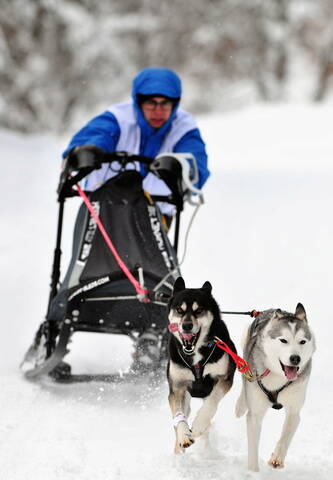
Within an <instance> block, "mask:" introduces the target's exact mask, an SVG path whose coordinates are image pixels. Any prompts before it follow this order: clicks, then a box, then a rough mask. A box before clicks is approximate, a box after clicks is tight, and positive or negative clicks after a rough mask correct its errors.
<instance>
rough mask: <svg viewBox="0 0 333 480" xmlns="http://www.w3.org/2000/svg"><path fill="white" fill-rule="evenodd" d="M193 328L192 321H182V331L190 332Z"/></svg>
mask: <svg viewBox="0 0 333 480" xmlns="http://www.w3.org/2000/svg"><path fill="white" fill-rule="evenodd" d="M192 328H193V323H192V322H184V323H183V331H184V332H190V331H191V330H192Z"/></svg>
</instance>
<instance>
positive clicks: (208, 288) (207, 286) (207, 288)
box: [201, 282, 212, 293]
mask: <svg viewBox="0 0 333 480" xmlns="http://www.w3.org/2000/svg"><path fill="white" fill-rule="evenodd" d="M201 290H205V291H206V292H208V293H212V284H211V283H210V282H205V283H204V284H203V285H202V287H201Z"/></svg>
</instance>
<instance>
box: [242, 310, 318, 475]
mask: <svg viewBox="0 0 333 480" xmlns="http://www.w3.org/2000/svg"><path fill="white" fill-rule="evenodd" d="M314 350H315V341H314V337H313V334H312V332H311V330H310V328H309V326H308V322H307V318H306V313H305V310H304V307H303V305H302V304H300V303H299V304H298V305H297V307H296V312H295V314H292V313H287V312H285V311H281V310H280V309H277V310H273V309H272V310H266V311H263V312H261V313H260V314H259V316H258V317H257V318H256V319H255V320H254V322H253V323H252V324H251V325H250V327H249V329H248V331H247V335H246V339H245V344H244V357H245V360H247V361H248V363H249V364H250V366H251V371H252V372H253V378H252V381H248V380H246V379H245V378H243V388H242V392H241V395H240V397H239V399H238V401H237V405H236V416H237V417H240V416H242V415H244V414H245V413H246V411H247V438H248V468H249V470H253V471H258V470H259V466H258V446H259V439H260V432H261V424H262V420H263V417H264V415H265V413H266V411H267V409H268V408H270V407H272V408H275V409H281V408H283V407H285V411H286V417H285V421H284V425H283V429H282V434H281V437H280V439H279V441H278V443H277V444H276V447H275V449H274V452H273V453H272V456H271V458H270V460H269V462H268V463H269V465H271V466H272V467H273V468H283V467H284V459H285V457H286V454H287V450H288V447H289V445H290V442H291V440H292V438H293V436H294V433H295V431H296V429H297V427H298V424H299V421H300V415H299V412H300V410H301V408H302V406H303V404H304V400H305V393H306V388H307V384H308V380H309V376H310V371H311V357H312V354H313V352H314Z"/></svg>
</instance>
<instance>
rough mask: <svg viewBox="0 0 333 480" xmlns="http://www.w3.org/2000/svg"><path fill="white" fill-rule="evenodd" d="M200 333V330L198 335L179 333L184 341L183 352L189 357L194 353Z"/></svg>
mask: <svg viewBox="0 0 333 480" xmlns="http://www.w3.org/2000/svg"><path fill="white" fill-rule="evenodd" d="M199 333H200V330H199V332H197V333H183V332H179V336H180V338H181V339H182V342H183V351H184V353H186V354H187V355H191V354H193V353H194V349H195V344H196V342H197V338H198V335H199Z"/></svg>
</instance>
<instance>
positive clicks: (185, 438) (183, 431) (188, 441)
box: [175, 422, 194, 453]
mask: <svg viewBox="0 0 333 480" xmlns="http://www.w3.org/2000/svg"><path fill="white" fill-rule="evenodd" d="M193 443H194V438H193V435H192V432H191V430H190V429H189V428H188V425H187V424H186V423H184V422H181V423H180V424H179V425H178V429H177V440H176V448H175V453H181V452H182V451H183V449H184V448H188V447H190V446H191V445H192V444H193Z"/></svg>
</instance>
